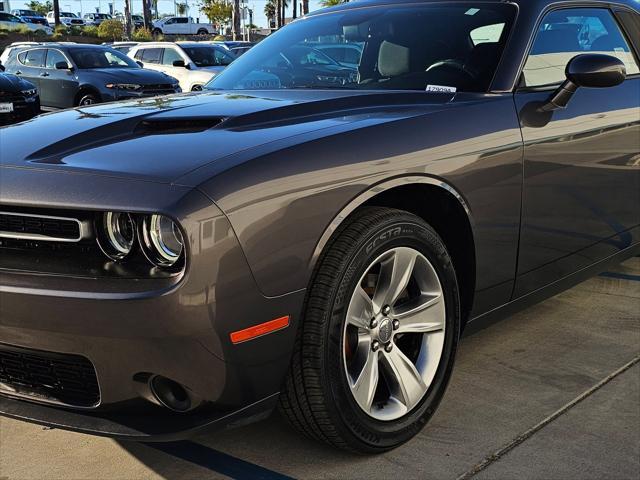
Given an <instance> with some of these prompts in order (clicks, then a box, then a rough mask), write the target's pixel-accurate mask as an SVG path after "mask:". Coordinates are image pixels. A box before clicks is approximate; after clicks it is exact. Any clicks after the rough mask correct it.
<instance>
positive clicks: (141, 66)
mask: <svg viewBox="0 0 640 480" xmlns="http://www.w3.org/2000/svg"><path fill="white" fill-rule="evenodd" d="M136 63H137V64H138V65H140V68H144V63H142V62H141V61H140V60H136Z"/></svg>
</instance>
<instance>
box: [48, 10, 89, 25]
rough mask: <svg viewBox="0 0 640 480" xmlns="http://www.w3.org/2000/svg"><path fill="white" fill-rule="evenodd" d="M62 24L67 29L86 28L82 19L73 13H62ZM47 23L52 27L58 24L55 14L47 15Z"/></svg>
mask: <svg viewBox="0 0 640 480" xmlns="http://www.w3.org/2000/svg"><path fill="white" fill-rule="evenodd" d="M60 22H61V23H62V24H63V25H66V26H67V27H84V26H85V23H84V20H82V19H81V18H80V17H78V16H77V15H76V14H75V13H72V12H60ZM47 23H49V26H50V27H54V26H55V24H56V18H55V15H54V13H53V12H49V13H47Z"/></svg>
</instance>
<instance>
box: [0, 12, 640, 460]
mask: <svg viewBox="0 0 640 480" xmlns="http://www.w3.org/2000/svg"><path fill="white" fill-rule="evenodd" d="M639 19H640V14H639V12H638V3H637V2H635V1H631V0H620V1H613V2H607V3H604V2H602V3H601V2H597V1H590V2H588V3H584V4H583V3H582V2H580V1H566V2H565V1H559V2H555V1H554V2H551V1H550V0H517V1H515V2H504V1H485V2H467V1H443V2H432V1H428V0H424V1H420V0H418V1H417V2H404V1H403V0H399V1H392V0H365V1H357V2H354V3H350V4H348V5H344V6H340V7H336V8H333V9H327V10H321V11H319V12H317V13H315V14H311V15H309V16H307V17H305V18H303V19H300V20H298V21H295V22H293V23H292V24H290V25H289V26H287V27H285V28H284V29H282V30H280V31H279V32H277V33H275V34H274V35H272V36H270V37H269V38H268V39H267V40H265V41H263V42H261V43H260V44H259V45H257V46H256V47H255V48H253V49H252V50H251V51H249V52H248V53H246V54H245V55H243V56H242V57H241V58H239V59H238V60H237V61H236V62H234V63H233V64H232V65H231V66H230V67H229V68H228V69H227V70H226V71H225V72H224V73H222V74H221V75H220V76H218V77H216V78H215V79H214V80H212V81H211V82H210V83H209V84H208V85H207V86H206V89H205V91H204V92H202V93H187V94H179V95H173V96H166V97H158V98H154V99H138V100H130V101H125V102H119V103H112V104H104V105H97V106H91V107H86V108H83V107H79V108H76V109H72V110H65V111H62V112H58V113H54V114H48V115H42V116H40V117H38V118H36V119H34V120H30V121H27V122H24V123H21V124H18V125H14V126H10V127H6V128H2V129H0V413H1V414H2V415H5V416H8V417H12V418H17V419H22V420H25V421H29V422H35V423H39V424H43V425H50V426H53V427H55V428H63V429H70V430H75V431H79V432H85V433H90V434H96V435H106V436H111V437H116V438H119V439H128V440H140V441H165V440H173V439H178V438H185V437H187V436H189V435H195V434H197V433H202V432H204V431H206V430H209V429H216V428H221V427H228V426H230V425H241V424H245V423H247V422H249V421H253V420H257V419H260V418H263V417H264V416H265V415H268V414H269V413H270V412H271V411H272V410H273V409H274V408H276V407H279V409H280V410H281V412H283V414H284V416H285V417H286V418H287V419H288V420H289V421H290V422H291V424H292V425H294V426H295V427H297V428H298V429H300V430H301V431H302V432H304V433H306V434H307V435H309V436H311V437H313V438H316V439H319V440H322V441H325V442H328V443H330V444H332V445H334V446H337V447H339V448H344V449H348V450H352V451H358V452H367V453H376V452H382V451H385V450H389V449H392V448H394V447H396V446H398V445H400V444H401V443H403V442H405V441H407V440H409V439H410V438H411V437H413V436H414V435H416V434H417V433H418V432H419V431H420V429H421V428H422V427H423V426H424V425H425V424H426V423H427V422H428V420H429V419H430V417H431V416H432V415H433V413H434V411H435V410H436V408H437V407H438V404H439V403H440V401H441V399H442V397H443V394H444V392H445V389H446V386H447V383H448V381H449V379H450V377H451V373H452V369H453V366H454V359H455V356H456V348H457V345H458V342H459V339H460V336H461V334H462V332H463V331H466V332H471V331H473V330H474V329H478V328H481V327H482V326H486V325H487V324H488V323H489V322H492V321H494V320H496V319H498V318H500V317H503V316H505V315H508V314H510V313H512V312H514V311H515V310H516V309H519V308H523V307H525V306H527V305H530V304H531V303H533V302H537V301H540V300H541V299H544V298H546V297H548V296H550V295H553V294H555V293H557V292H559V291H561V290H562V289H565V288H568V287H569V286H571V285H573V284H575V283H577V282H579V281H582V280H583V279H585V278H586V277H588V276H590V275H594V274H596V273H598V272H599V271H602V270H604V269H605V268H607V267H608V266H609V264H611V263H612V262H618V261H620V260H623V259H625V258H627V257H629V256H632V255H636V254H637V253H638V252H639V251H640V70H639V68H638V65H639V56H638V53H639V52H640V20H639ZM325 44H326V45H333V46H335V45H336V44H348V45H351V46H352V49H356V50H357V51H358V52H360V59H359V62H358V63H357V64H354V63H353V62H350V63H349V64H344V63H340V61H339V60H336V59H332V58H330V56H329V55H328V54H327V53H325V52H324V51H323V49H322V45H325ZM504 328H508V326H505V327H504Z"/></svg>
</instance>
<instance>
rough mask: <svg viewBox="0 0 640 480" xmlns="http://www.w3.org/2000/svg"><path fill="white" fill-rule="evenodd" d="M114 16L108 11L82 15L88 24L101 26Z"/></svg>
mask: <svg viewBox="0 0 640 480" xmlns="http://www.w3.org/2000/svg"><path fill="white" fill-rule="evenodd" d="M112 18H113V17H112V16H111V15H109V14H108V13H85V14H84V15H83V16H82V19H83V20H84V23H85V24H86V25H93V26H95V27H97V26H99V25H100V24H101V23H102V22H104V21H105V20H111V19H112Z"/></svg>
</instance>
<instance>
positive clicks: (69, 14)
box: [60, 12, 78, 18]
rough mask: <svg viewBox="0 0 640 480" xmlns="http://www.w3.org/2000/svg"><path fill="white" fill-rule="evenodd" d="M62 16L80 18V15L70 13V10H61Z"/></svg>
mask: <svg viewBox="0 0 640 480" xmlns="http://www.w3.org/2000/svg"><path fill="white" fill-rule="evenodd" d="M60 16H61V17H66V18H78V16H77V15H76V14H75V13H70V12H60Z"/></svg>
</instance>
